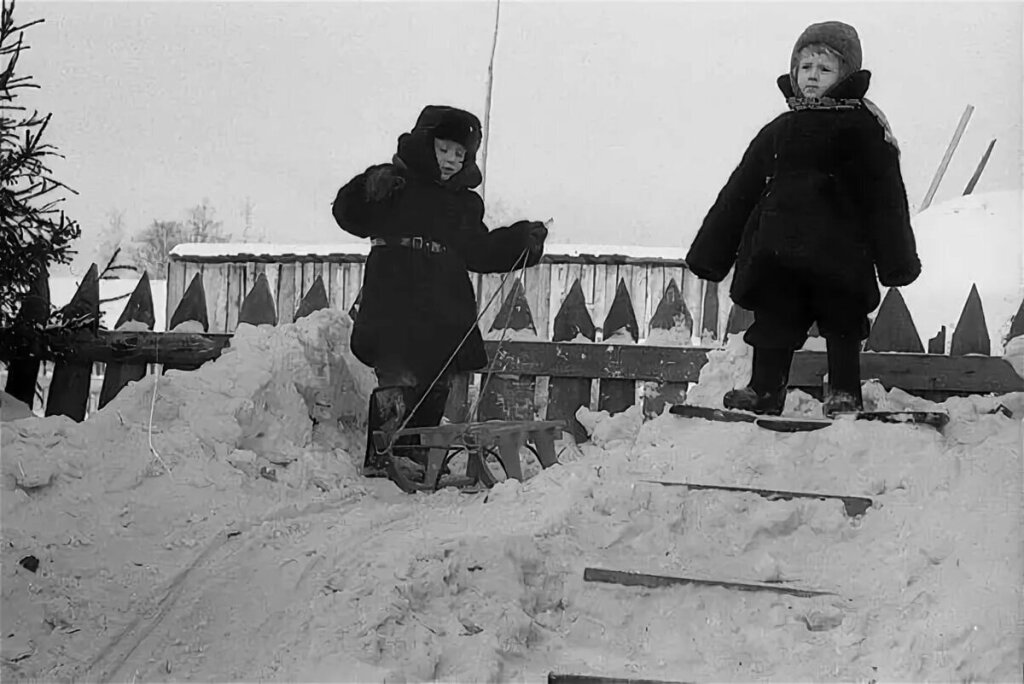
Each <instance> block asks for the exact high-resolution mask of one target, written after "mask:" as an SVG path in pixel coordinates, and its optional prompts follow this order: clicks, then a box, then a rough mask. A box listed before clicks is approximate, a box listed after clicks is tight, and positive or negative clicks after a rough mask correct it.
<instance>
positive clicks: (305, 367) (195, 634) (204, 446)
mask: <svg viewBox="0 0 1024 684" xmlns="http://www.w3.org/2000/svg"><path fill="white" fill-rule="evenodd" d="M348 326H349V323H348V320H347V318H346V317H345V316H343V315H342V314H341V313H340V312H336V311H331V310H324V311H318V312H316V313H314V314H313V315H311V316H309V317H307V318H304V319H302V320H300V321H299V322H298V323H295V324H288V325H282V326H278V327H271V326H261V327H259V328H255V327H252V326H242V327H241V328H240V330H239V333H238V334H237V335H236V337H235V339H234V340H233V342H232V346H231V347H230V348H229V350H228V352H227V353H225V355H224V356H222V357H221V358H220V359H218V360H217V361H215V362H212V363H209V364H206V365H204V366H203V367H202V368H200V369H199V370H197V371H192V372H187V373H186V372H178V371H169V372H168V373H167V374H166V375H163V376H149V377H147V378H146V379H144V380H143V381H141V382H138V383H135V384H133V385H130V386H129V387H128V388H126V389H125V390H124V391H123V392H122V393H121V395H119V396H118V398H116V399H115V400H114V401H113V402H111V404H110V405H108V406H107V407H105V408H104V409H103V410H101V411H99V412H98V413H97V414H95V415H94V416H92V417H91V418H90V419H89V420H88V421H86V422H84V423H81V424H76V423H73V422H71V421H70V420H68V419H66V418H63V417H53V418H46V419H42V418H36V417H28V418H22V419H16V420H13V421H10V422H5V423H4V424H3V430H2V453H0V467H2V475H3V479H2V487H3V492H2V497H0V502H2V542H3V545H2V548H3V551H2V554H3V555H2V560H3V563H2V573H3V574H2V579H3V585H2V586H3V595H2V601H3V605H2V616H3V618H2V619H3V644H2V655H3V662H2V665H0V666H2V668H3V670H2V675H3V678H4V679H5V680H9V681H20V680H28V679H33V678H34V679H41V680H67V679H71V678H73V677H74V678H78V679H82V680H86V681H91V680H99V679H103V680H113V681H130V680H156V679H159V680H171V679H173V680H198V681H224V680H231V681H257V680H261V681H262V680H276V681H360V682H415V681H479V682H484V681H490V682H505V681H542V680H543V678H544V677H545V675H546V673H547V672H548V671H558V672H576V673H584V674H592V675H604V676H628V677H644V678H651V679H689V680H696V681H740V680H750V679H765V680H771V681H850V680H860V681H869V680H900V681H904V680H915V681H918V680H936V681H951V680H957V681H969V680H984V681H1011V680H1013V679H1016V678H1018V677H1019V673H1020V668H1021V647H1020V644H1021V636H1022V635H1021V631H1020V630H1021V624H1022V622H1021V585H1020V577H1021V573H1022V570H1024V567H1022V565H1024V564H1022V551H1021V543H1020V539H1021V537H1022V535H1021V518H1020V491H1021V486H1022V476H1021V473H1022V469H1021V463H1020V458H1021V455H1020V443H1021V441H1020V440H1021V434H1020V424H1019V417H1020V416H1021V415H1024V394H1019V395H1012V396H1007V397H972V398H964V399H953V400H950V401H948V402H946V404H945V405H944V407H945V408H946V409H947V410H949V412H950V414H951V416H952V422H951V424H950V425H949V426H948V427H947V428H946V430H945V431H944V432H943V433H941V434H940V433H938V432H936V431H935V430H932V429H930V428H926V427H912V426H901V425H885V424H874V423H853V422H846V421H841V422H837V423H836V424H835V425H833V426H830V427H828V428H827V429H824V430H821V431H818V432H813V433H803V434H792V435H786V434H779V433H773V432H769V431H765V430H761V429H759V428H757V427H755V426H752V425H746V424H735V423H732V424H725V423H712V422H706V421H700V420H692V419H682V418H678V417H675V416H672V415H670V414H664V415H662V416H659V417H657V418H654V419H653V420H649V421H646V422H645V421H644V419H643V416H642V415H641V410H640V409H639V407H636V408H633V409H630V410H629V411H626V412H624V413H621V414H618V415H614V416H608V415H607V414H604V413H602V412H592V411H589V410H588V409H585V408H581V409H580V411H579V412H578V417H579V420H580V421H581V422H582V423H583V425H584V426H585V427H586V428H587V429H588V430H589V431H591V433H592V440H591V442H590V443H587V444H585V445H583V446H582V447H574V446H571V445H568V446H566V445H565V444H564V443H563V446H566V448H565V449H564V450H563V451H562V452H561V455H560V460H561V465H559V466H556V467H554V468H551V469H548V470H545V471H541V472H539V473H537V474H535V475H534V476H533V477H531V478H530V479H528V480H527V481H526V482H524V483H518V482H515V481H512V482H505V483H502V484H499V485H498V486H496V487H495V488H493V489H492V490H490V491H487V492H482V493H478V494H464V493H458V492H455V491H453V490H445V491H442V492H439V493H436V494H432V495H426V494H423V495H416V496H408V495H405V494H402V493H401V492H399V491H398V490H397V489H396V488H395V487H394V486H393V485H392V484H391V483H389V482H387V481H386V480H368V479H362V478H360V477H359V476H358V475H357V470H356V465H357V464H358V463H359V461H360V459H361V449H362V435H363V431H364V430H365V427H363V426H361V425H360V423H359V421H358V420H356V421H354V422H352V423H341V424H339V423H338V420H337V419H338V417H339V416H344V415H349V414H352V413H358V412H359V409H360V407H362V406H364V405H365V402H366V396H367V393H368V392H369V390H370V387H372V385H373V381H372V377H371V376H370V373H369V371H368V370H367V369H366V368H364V367H362V366H361V365H359V364H358V363H357V362H356V361H355V360H354V359H353V358H352V357H351V354H350V352H349V350H348V348H347V340H348V332H349V329H348ZM748 371H749V350H746V349H745V348H744V346H743V345H742V342H741V341H740V340H739V338H737V339H735V340H733V341H731V342H730V345H729V346H728V347H727V348H726V349H724V350H717V351H713V352H711V357H710V359H709V364H708V365H707V366H706V367H705V372H703V373H702V375H701V381H700V383H699V384H698V385H697V387H695V388H694V391H693V392H691V401H693V396H697V397H707V398H711V397H715V396H718V395H719V393H720V391H721V390H722V388H726V387H730V386H735V385H736V384H738V383H741V382H744V381H745V379H746V373H747V372H748ZM154 391H155V397H156V399H155V403H154V404H152V407H153V409H152V414H153V420H152V434H151V436H150V431H149V423H150V406H151V401H153V397H154ZM794 394H796V393H794ZM865 395H866V396H867V397H868V398H869V401H870V402H873V403H874V405H879V406H881V405H885V406H888V407H899V406H921V405H926V406H931V404H928V403H927V402H923V400H919V399H914V398H912V397H909V396H908V395H905V394H904V393H901V392H899V391H892V392H885V391H884V390H883V389H882V388H881V387H878V386H877V385H872V384H868V385H866V386H865ZM813 403H814V400H813V399H810V398H809V397H806V395H804V398H803V399H801V398H800V397H796V398H793V397H791V405H790V406H789V407H788V408H787V410H794V411H797V412H812V411H813V409H814V408H815V407H814V405H813ZM999 403H1002V404H1004V405H1006V406H1007V407H1008V408H1010V409H1011V410H1013V411H1015V412H1016V415H1017V419H1009V418H1006V417H1004V416H1001V415H989V414H988V413H987V412H988V411H990V410H992V409H993V408H994V407H995V406H996V405H998V404H999ZM6 406H7V401H6V400H5V401H4V407H5V420H7V417H6ZM310 416H313V417H314V418H315V420H314V419H312V418H311V417H310ZM150 438H151V439H152V450H151V448H150V447H151V443H150ZM534 470H535V469H534ZM271 478H272V479H271ZM645 480H663V481H676V482H686V481H689V482H698V483H705V484H716V483H720V484H729V485H740V486H752V487H764V488H778V489H787V490H805V491H816V492H825V493H842V494H847V495H859V496H869V497H873V498H874V501H875V503H874V506H873V507H872V508H871V509H870V510H869V511H868V512H867V513H866V514H865V515H864V516H861V517H858V518H853V519H851V518H848V517H847V516H846V515H845V512H844V509H843V506H842V505H841V503H840V502H838V501H835V500H826V501H821V500H808V499H793V500H789V501H770V500H767V499H764V498H761V497H758V496H755V495H753V494H738V493H726V492H720V491H696V490H695V491H689V490H687V489H686V488H684V487H667V486H661V485H657V484H650V483H648V482H645ZM30 555H31V556H35V557H36V558H38V560H39V562H40V564H39V568H38V570H37V572H32V571H30V570H29V569H27V568H26V567H23V566H22V565H20V564H19V561H20V560H22V559H23V558H26V557H28V556H30ZM585 567H602V568H608V569H616V570H627V571H635V572H647V573H655V574H665V575H676V576H691V577H703V578H710V579H723V580H736V581H745V582H752V581H769V580H780V581H784V582H787V583H789V584H791V585H792V586H796V587H801V588H809V589H817V590H823V591H830V592H833V593H834V595H829V596H821V597H817V598H812V599H806V598H796V597H789V596H783V595H778V594H774V593H764V592H756V593H748V592H738V591H733V590H729V589H724V588H707V587H694V586H690V587H678V588H668V589H642V588H630V587H620V586H616V585H607V584H598V583H590V582H586V583H585V582H583V570H584V568H585Z"/></svg>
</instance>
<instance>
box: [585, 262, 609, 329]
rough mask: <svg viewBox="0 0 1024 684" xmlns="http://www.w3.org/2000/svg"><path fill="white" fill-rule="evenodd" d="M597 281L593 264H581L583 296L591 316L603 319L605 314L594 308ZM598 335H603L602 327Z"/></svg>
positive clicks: (595, 318)
mask: <svg viewBox="0 0 1024 684" xmlns="http://www.w3.org/2000/svg"><path fill="white" fill-rule="evenodd" d="M595 282H596V272H595V270H594V265H593V264H580V287H581V288H582V289H583V296H584V298H585V299H586V300H587V309H588V310H589V311H590V318H591V319H593V320H594V322H595V323H596V322H597V321H603V320H604V316H599V315H597V313H596V310H595V308H594V292H595V290H594V287H595V285H594V283H595ZM597 334H598V336H600V335H601V328H600V327H598V329H597Z"/></svg>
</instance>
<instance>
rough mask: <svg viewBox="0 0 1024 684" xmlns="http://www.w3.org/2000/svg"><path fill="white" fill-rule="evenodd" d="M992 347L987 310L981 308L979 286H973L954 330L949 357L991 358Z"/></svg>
mask: <svg viewBox="0 0 1024 684" xmlns="http://www.w3.org/2000/svg"><path fill="white" fill-rule="evenodd" d="M991 345H992V342H991V340H990V339H989V336H988V325H986V323H985V310H984V308H983V307H982V306H981V295H979V294H978V286H977V285H971V292H970V294H968V295H967V301H966V302H965V303H964V308H963V311H961V312H960V320H959V321H957V323H956V328H955V329H954V330H953V339H952V340H951V341H950V349H949V355H950V356H963V355H964V354H983V355H985V356H989V355H990V354H991V353H992V346H991Z"/></svg>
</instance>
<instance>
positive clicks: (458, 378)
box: [444, 373, 472, 423]
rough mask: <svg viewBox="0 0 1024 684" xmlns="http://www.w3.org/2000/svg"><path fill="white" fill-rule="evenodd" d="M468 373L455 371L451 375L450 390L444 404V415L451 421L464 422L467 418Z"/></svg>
mask: <svg viewBox="0 0 1024 684" xmlns="http://www.w3.org/2000/svg"><path fill="white" fill-rule="evenodd" d="M471 380H472V374H470V373H457V374H455V375H453V376H452V386H451V391H450V392H449V393H448V401H447V403H446V404H445V409H444V415H445V417H447V418H448V420H450V421H451V422H453V423H465V422H467V421H468V420H469V383H470V381H471Z"/></svg>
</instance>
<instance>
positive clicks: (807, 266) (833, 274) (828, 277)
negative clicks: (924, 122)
mask: <svg viewBox="0 0 1024 684" xmlns="http://www.w3.org/2000/svg"><path fill="white" fill-rule="evenodd" d="M869 80H870V73H869V72H867V71H857V72H855V73H853V74H851V75H850V76H849V77H847V78H845V79H844V80H843V81H841V82H840V83H837V84H836V85H835V86H834V87H833V88H832V89H831V90H830V91H829V92H828V93H827V95H828V97H829V100H822V101H819V102H817V103H815V102H813V101H808V100H804V99H802V98H794V96H793V86H792V84H791V82H790V76H789V75H788V74H787V75H784V76H781V77H779V79H778V85H779V88H780V90H782V92H783V94H784V95H785V96H786V98H787V102H788V103H789V105H790V111H788V112H786V113H783V114H781V115H780V116H778V117H777V118H776V119H775V120H773V121H772V122H771V123H769V124H768V125H767V126H765V127H764V128H763V129H761V131H760V132H759V133H758V134H757V136H756V137H755V138H754V140H753V141H752V142H751V143H750V145H749V147H748V148H747V151H746V153H745V154H744V155H743V159H742V161H741V162H740V164H739V166H738V167H737V168H736V169H735V171H733V173H732V175H731V176H730V178H729V180H728V182H727V183H726V185H725V187H724V188H723V189H722V190H721V192H720V193H719V195H718V199H717V200H716V201H715V204H714V206H713V207H712V208H711V210H710V211H709V212H708V215H707V217H706V218H705V219H704V222H703V224H702V225H701V228H700V230H699V231H698V233H697V236H696V238H695V239H694V241H693V243H692V245H691V246H690V250H689V253H688V254H687V257H686V262H687V264H688V266H689V268H690V270H692V271H693V273H694V274H695V275H697V276H698V277H700V278H703V279H705V280H712V281H715V282H719V281H721V280H723V279H724V278H725V277H726V275H728V273H729V270H730V268H732V266H733V265H734V264H735V267H736V272H735V274H734V276H733V282H732V288H731V292H730V294H731V296H732V300H733V301H734V302H735V303H736V304H739V305H740V306H742V307H744V308H747V309H751V310H753V311H755V312H756V311H757V309H758V308H759V305H760V304H761V302H759V299H758V292H759V286H761V285H764V284H765V283H767V282H770V280H769V279H772V278H778V277H785V276H784V274H785V272H786V271H797V272H800V273H803V274H807V275H810V276H812V277H813V278H814V279H815V280H816V281H817V282H821V283H822V284H824V285H827V286H829V287H832V288H835V289H838V290H840V291H843V292H846V293H849V294H850V298H849V299H848V301H851V302H853V303H854V305H855V307H856V310H851V311H850V315H851V316H863V315H865V314H867V313H869V312H871V311H873V310H874V309H875V308H876V307H877V306H878V304H879V301H880V293H879V289H878V283H877V281H876V278H875V276H876V270H877V276H878V279H879V280H881V282H882V284H883V285H886V286H903V285H908V284H910V283H911V282H913V281H914V280H915V279H916V278H917V276H918V275H919V274H920V272H921V263H920V261H919V259H918V256H917V248H916V243H915V240H914V233H913V230H912V228H911V225H910V212H909V208H908V206H907V196H906V190H905V188H904V185H903V178H902V175H901V173H900V166H899V151H898V149H897V147H896V145H895V141H893V140H892V139H891V137H890V136H891V134H890V133H889V131H888V130H887V128H886V126H885V125H884V124H883V123H882V121H881V120H880V119H879V118H878V117H876V115H875V114H874V113H873V111H872V109H870V108H869V107H868V106H867V105H865V104H864V99H863V98H864V95H865V93H866V92H867V88H868V83H869Z"/></svg>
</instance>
